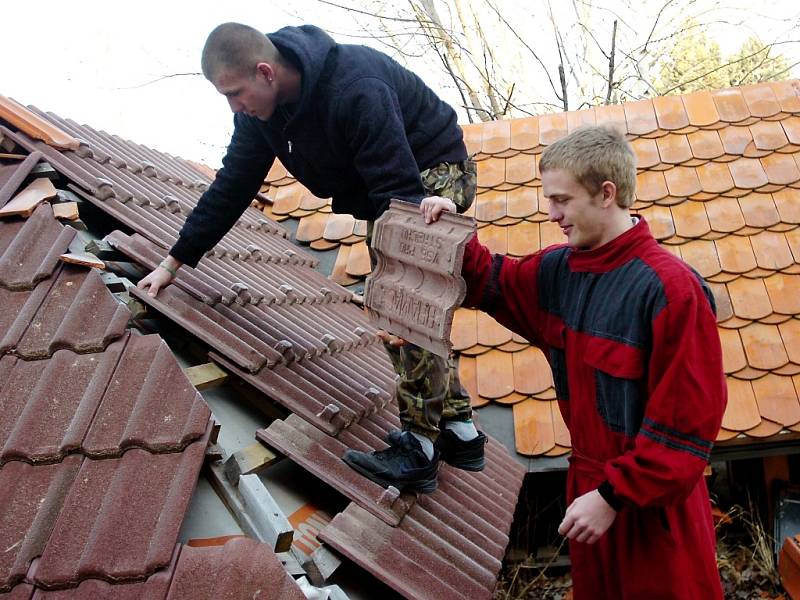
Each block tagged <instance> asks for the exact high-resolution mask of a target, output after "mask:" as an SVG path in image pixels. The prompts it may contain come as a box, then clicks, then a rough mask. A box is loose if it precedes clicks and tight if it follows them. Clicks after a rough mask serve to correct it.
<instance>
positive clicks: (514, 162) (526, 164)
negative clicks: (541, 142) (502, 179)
mask: <svg viewBox="0 0 800 600" xmlns="http://www.w3.org/2000/svg"><path fill="white" fill-rule="evenodd" d="M534 165H535V161H534V159H533V158H532V157H531V156H529V155H527V154H517V155H516V156H512V157H510V158H508V159H506V181H507V182H508V183H513V184H516V185H522V184H525V183H529V182H531V181H533V179H534V178H535V177H536V173H535V172H534Z"/></svg>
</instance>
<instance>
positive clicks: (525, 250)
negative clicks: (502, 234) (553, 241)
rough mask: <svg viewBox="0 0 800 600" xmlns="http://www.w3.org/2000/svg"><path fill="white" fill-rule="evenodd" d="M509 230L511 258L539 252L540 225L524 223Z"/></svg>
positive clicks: (509, 252)
mask: <svg viewBox="0 0 800 600" xmlns="http://www.w3.org/2000/svg"><path fill="white" fill-rule="evenodd" d="M507 229H508V254H509V256H525V255H526V254H531V253H532V252H537V251H538V250H539V235H540V231H539V224H538V223H531V222H530V221H523V222H522V223H519V224H517V225H515V226H514V227H509V228H507Z"/></svg>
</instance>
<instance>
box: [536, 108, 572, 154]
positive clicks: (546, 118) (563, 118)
mask: <svg viewBox="0 0 800 600" xmlns="http://www.w3.org/2000/svg"><path fill="white" fill-rule="evenodd" d="M565 135H567V115H566V114H564V113H550V114H546V115H542V116H540V117H539V143H540V144H542V145H543V146H549V145H550V144H552V143H553V142H555V141H556V140H560V139H561V138H562V137H564V136H565Z"/></svg>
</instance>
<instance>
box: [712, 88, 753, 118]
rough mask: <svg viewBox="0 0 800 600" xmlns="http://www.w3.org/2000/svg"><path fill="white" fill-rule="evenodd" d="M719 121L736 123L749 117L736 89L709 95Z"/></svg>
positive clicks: (747, 109) (740, 93) (740, 95)
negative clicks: (712, 99) (712, 100)
mask: <svg viewBox="0 0 800 600" xmlns="http://www.w3.org/2000/svg"><path fill="white" fill-rule="evenodd" d="M711 96H712V97H713V98H714V105H715V106H716V107H717V112H718V113H719V118H720V120H721V121H726V122H728V123H738V122H739V121H744V120H745V119H747V118H748V117H750V109H749V108H748V107H747V104H746V103H745V100H744V96H742V92H741V90H740V89H738V88H734V89H728V90H718V91H715V92H712V93H711Z"/></svg>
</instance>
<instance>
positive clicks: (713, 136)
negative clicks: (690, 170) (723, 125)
mask: <svg viewBox="0 0 800 600" xmlns="http://www.w3.org/2000/svg"><path fill="white" fill-rule="evenodd" d="M687 140H688V141H689V146H690V148H691V151H692V156H693V157H694V158H700V159H703V160H711V159H714V158H719V157H720V156H722V155H723V154H724V153H725V149H724V148H723V147H722V139H721V138H720V136H719V131H717V130H707V129H701V130H699V131H695V132H694V133H690V134H689V135H688V136H687ZM704 189H705V188H704Z"/></svg>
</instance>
